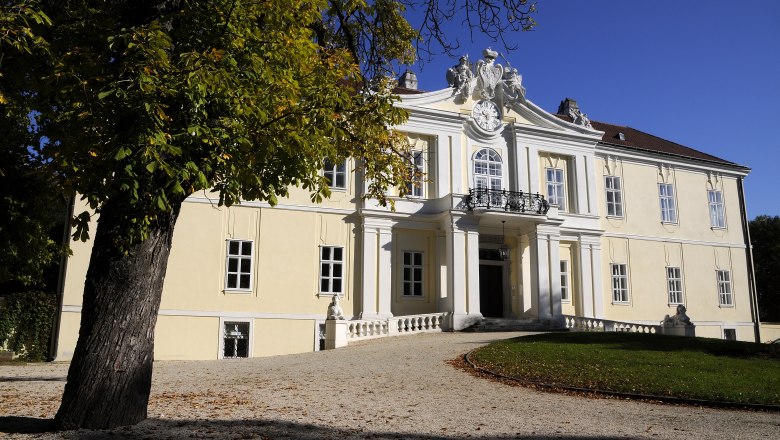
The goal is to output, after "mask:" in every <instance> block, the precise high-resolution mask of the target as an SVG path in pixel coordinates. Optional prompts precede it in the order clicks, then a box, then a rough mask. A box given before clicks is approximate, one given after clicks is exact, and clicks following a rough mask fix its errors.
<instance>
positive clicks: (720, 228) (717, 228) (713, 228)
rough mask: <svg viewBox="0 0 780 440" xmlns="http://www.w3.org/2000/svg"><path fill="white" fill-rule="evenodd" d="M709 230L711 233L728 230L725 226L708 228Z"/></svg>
mask: <svg viewBox="0 0 780 440" xmlns="http://www.w3.org/2000/svg"><path fill="white" fill-rule="evenodd" d="M710 229H712V230H713V231H725V230H727V229H728V228H727V227H725V226H710Z"/></svg>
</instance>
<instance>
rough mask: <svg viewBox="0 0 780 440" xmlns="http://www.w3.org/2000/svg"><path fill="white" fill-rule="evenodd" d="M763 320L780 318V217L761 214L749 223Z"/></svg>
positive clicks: (774, 320) (778, 319)
mask: <svg viewBox="0 0 780 440" xmlns="http://www.w3.org/2000/svg"><path fill="white" fill-rule="evenodd" d="M749 226H750V240H751V242H752V244H753V259H754V261H755V270H756V291H757V296H758V311H759V315H760V317H761V320H762V321H770V322H780V217H778V216H773V217H772V216H768V215H759V216H758V217H756V218H754V219H753V220H751V221H750V223H749Z"/></svg>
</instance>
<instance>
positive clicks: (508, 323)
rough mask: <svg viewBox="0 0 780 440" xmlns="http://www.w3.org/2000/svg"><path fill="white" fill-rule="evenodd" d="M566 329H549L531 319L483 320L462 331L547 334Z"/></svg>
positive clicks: (546, 325)
mask: <svg viewBox="0 0 780 440" xmlns="http://www.w3.org/2000/svg"><path fill="white" fill-rule="evenodd" d="M561 330H564V331H565V330H566V329H558V328H551V327H550V326H549V325H548V324H545V323H541V322H539V321H536V320H531V319H502V318H485V319H483V320H482V321H480V322H479V323H477V324H475V325H473V326H471V327H467V328H465V329H463V331H464V332H469V333H479V332H549V331H561Z"/></svg>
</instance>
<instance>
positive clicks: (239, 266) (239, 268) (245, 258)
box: [225, 239, 255, 293]
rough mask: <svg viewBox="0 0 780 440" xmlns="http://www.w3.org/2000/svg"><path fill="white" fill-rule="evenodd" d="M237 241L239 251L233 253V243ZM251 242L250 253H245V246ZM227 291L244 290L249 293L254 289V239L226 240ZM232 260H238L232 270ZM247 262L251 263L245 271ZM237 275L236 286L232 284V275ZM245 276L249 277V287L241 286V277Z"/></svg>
mask: <svg viewBox="0 0 780 440" xmlns="http://www.w3.org/2000/svg"><path fill="white" fill-rule="evenodd" d="M233 243H237V244H238V246H239V248H238V253H232V252H231V249H230V248H231V244H233ZM247 243H248V244H249V246H250V249H249V255H247V254H244V253H243V250H244V246H245V245H246V244H247ZM225 255H226V257H225V291H226V292H243V293H248V292H251V291H252V287H253V286H254V278H255V277H254V267H255V243H254V241H253V240H234V239H229V240H227V241H226V249H225ZM231 261H236V268H235V270H231V267H230V266H231V264H230V263H231ZM245 262H248V264H249V270H248V271H245V270H244V269H245V267H244V266H245ZM231 276H235V277H236V284H235V286H231V285H230V277H231ZM243 276H248V277H249V286H248V287H240V286H241V279H242V277H243Z"/></svg>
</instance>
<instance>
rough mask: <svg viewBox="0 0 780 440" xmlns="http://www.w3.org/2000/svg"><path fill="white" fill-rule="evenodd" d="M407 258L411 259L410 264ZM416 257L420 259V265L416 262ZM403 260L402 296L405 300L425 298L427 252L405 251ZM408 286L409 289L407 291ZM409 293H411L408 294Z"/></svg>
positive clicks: (402, 256) (402, 255)
mask: <svg viewBox="0 0 780 440" xmlns="http://www.w3.org/2000/svg"><path fill="white" fill-rule="evenodd" d="M407 256H409V257H410V259H409V260H408V261H409V262H407V258H406V257H407ZM415 257H419V264H418V262H417V261H415V260H416V258H415ZM401 258H402V260H401V268H402V269H401V270H402V272H401V296H402V297H404V298H424V297H425V252H422V251H403V253H402V254H401ZM407 275H409V276H407ZM417 275H419V276H417ZM407 286H408V287H409V289H407ZM416 288H419V294H417V293H416V290H415V289H416ZM407 291H408V292H411V293H406V292H407Z"/></svg>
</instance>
